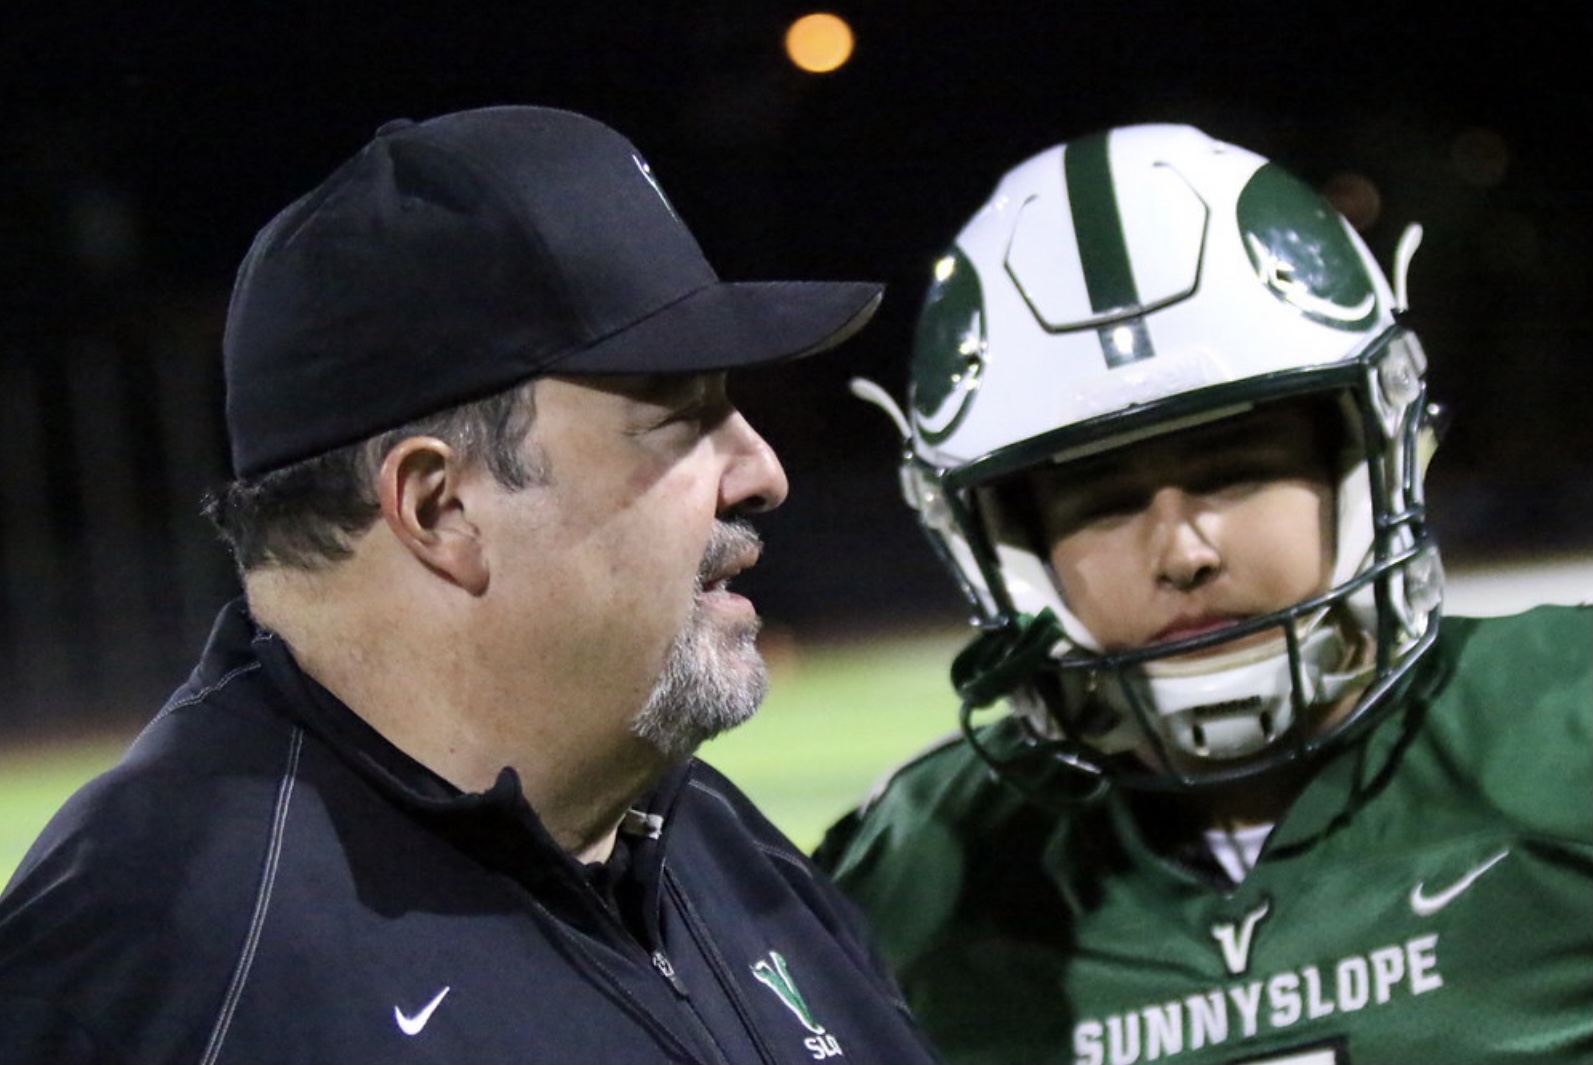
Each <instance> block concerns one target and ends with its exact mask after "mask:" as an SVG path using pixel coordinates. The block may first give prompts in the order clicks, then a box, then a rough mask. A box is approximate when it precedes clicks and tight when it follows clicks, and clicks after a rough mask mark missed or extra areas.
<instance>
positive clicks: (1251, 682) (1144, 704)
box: [1097, 608, 1366, 761]
mask: <svg viewBox="0 0 1593 1065" xmlns="http://www.w3.org/2000/svg"><path fill="white" fill-rule="evenodd" d="M1326 615H1327V610H1326V608H1324V609H1322V610H1320V611H1318V612H1317V613H1316V614H1315V615H1314V616H1313V617H1311V618H1310V619H1308V620H1307V621H1306V622H1305V624H1304V626H1303V629H1304V632H1305V635H1304V636H1303V638H1301V639H1300V640H1299V641H1298V647H1299V651H1298V655H1297V656H1292V655H1291V654H1290V652H1289V641H1288V638H1287V637H1285V636H1283V635H1279V636H1277V637H1276V638H1274V639H1271V640H1268V641H1266V642H1265V643H1262V644H1259V645H1256V646H1251V647H1244V648H1239V649H1236V650H1233V651H1228V652H1225V653H1219V654H1214V655H1206V656H1203V657H1200V658H1195V659H1186V660H1182V661H1175V660H1171V659H1161V660H1152V661H1149V662H1146V663H1144V664H1143V665H1141V666H1139V667H1137V668H1130V669H1125V670H1123V671H1122V672H1121V673H1119V674H1118V675H1117V677H1116V678H1115V682H1112V681H1108V682H1107V683H1105V684H1103V685H1102V686H1101V687H1100V689H1099V690H1098V693H1097V697H1098V698H1100V699H1102V700H1103V701H1104V702H1105V703H1106V704H1107V705H1108V706H1109V707H1110V708H1111V709H1113V710H1115V711H1117V713H1118V714H1120V715H1125V716H1126V717H1127V718H1128V719H1129V720H1131V721H1137V722H1140V723H1141V727H1142V728H1147V729H1152V730H1154V731H1155V733H1156V734H1155V735H1154V736H1152V737H1150V740H1151V742H1152V745H1153V746H1155V747H1158V748H1162V749H1165V750H1166V751H1167V753H1170V754H1175V755H1179V756H1193V757H1195V758H1199V759H1210V760H1212V761H1225V760H1228V759H1234V758H1243V757H1246V756H1248V755H1252V754H1256V753H1258V752H1260V751H1263V750H1265V749H1266V748H1267V747H1268V746H1270V745H1271V744H1272V743H1273V742H1275V741H1276V740H1277V739H1278V738H1279V737H1281V736H1282V735H1284V734H1285V733H1286V732H1288V731H1289V729H1290V728H1292V727H1294V726H1295V725H1296V724H1297V707H1298V708H1300V709H1304V708H1309V707H1312V706H1318V705H1322V704H1326V703H1333V702H1336V701H1338V699H1339V698H1341V697H1342V696H1343V695H1344V694H1345V693H1347V692H1348V691H1350V690H1351V689H1352V688H1353V687H1354V686H1355V685H1356V684H1357V683H1358V682H1360V681H1363V680H1364V678H1365V675H1366V674H1365V672H1364V670H1361V669H1352V670H1349V671H1347V672H1346V671H1343V665H1344V663H1345V661H1346V658H1347V650H1348V647H1347V644H1346V641H1345V639H1344V636H1343V634H1342V633H1341V632H1340V630H1339V627H1338V626H1337V625H1333V624H1324V623H1323V622H1324V619H1325V618H1326ZM1296 658H1297V661H1298V669H1297V668H1296ZM1103 679H1104V678H1103ZM1142 741H1143V738H1142Z"/></svg>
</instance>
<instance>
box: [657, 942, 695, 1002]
mask: <svg viewBox="0 0 1593 1065" xmlns="http://www.w3.org/2000/svg"><path fill="white" fill-rule="evenodd" d="M653 968H655V969H657V970H658V973H659V975H660V976H662V977H663V978H664V979H665V980H668V981H669V986H670V987H672V988H674V989H675V994H677V995H679V996H680V997H681V998H686V997H687V995H686V985H685V984H683V983H681V982H680V977H678V976H676V975H675V967H674V965H672V964H670V961H669V959H668V958H667V957H665V956H664V952H663V951H661V950H655V951H653Z"/></svg>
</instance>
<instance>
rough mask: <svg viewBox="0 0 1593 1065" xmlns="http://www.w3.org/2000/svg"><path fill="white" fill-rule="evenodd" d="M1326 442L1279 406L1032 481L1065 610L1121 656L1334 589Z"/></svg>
mask: <svg viewBox="0 0 1593 1065" xmlns="http://www.w3.org/2000/svg"><path fill="white" fill-rule="evenodd" d="M1328 435H1329V434H1327V433H1325V432H1323V431H1322V427H1321V422H1320V421H1319V420H1318V419H1317V418H1315V417H1313V415H1312V413H1311V411H1310V410H1308V409H1307V408H1305V407H1302V406H1300V405H1282V406H1277V407H1274V408H1263V409H1261V410H1259V411H1257V412H1254V413H1251V414H1248V415H1243V416H1239V417H1235V418H1229V419H1226V420H1224V421H1220V422H1215V423H1212V424H1210V425H1206V426H1201V427H1197V428H1194V429H1189V430H1185V431H1182V432H1177V433H1173V434H1169V435H1167V436H1163V437H1158V438H1154V439H1151V440H1148V441H1145V442H1142V443H1139V444H1134V445H1130V446H1128V447H1125V448H1121V449H1118V450H1116V451H1112V452H1108V453H1106V454H1104V455H1101V456H1098V457H1094V458H1088V459H1084V460H1080V461H1078V462H1075V463H1070V464H1068V465H1066V466H1065V467H1060V468H1058V469H1056V470H1053V471H1048V472H1046V473H1043V474H1039V475H1036V476H1035V477H1034V478H1033V480H1032V486H1033V491H1034V496H1035V500H1036V502H1037V504H1038V506H1039V510H1040V515H1041V523H1042V527H1043V529H1044V532H1045V536H1046V540H1047V542H1048V543H1049V545H1050V552H1049V553H1050V560H1051V565H1052V568H1053V570H1054V573H1055V576H1056V579H1057V582H1058V584H1059V586H1060V589H1061V593H1062V599H1063V602H1064V603H1066V604H1067V606H1068V608H1069V609H1070V610H1071V611H1072V612H1073V613H1074V615H1075V616H1076V617H1077V618H1078V619H1079V621H1080V622H1081V623H1082V624H1083V625H1084V626H1085V628H1087V629H1088V630H1089V632H1090V633H1091V635H1093V636H1094V637H1095V639H1096V640H1097V641H1099V644H1100V646H1101V649H1102V650H1104V651H1122V650H1129V649H1136V648H1140V647H1145V646H1149V645H1153V644H1158V643H1167V642H1171V641H1173V640H1179V639H1188V638H1190V637H1193V636H1198V635H1202V634H1204V633H1207V632H1211V631H1213V630H1215V629H1219V628H1222V627H1224V626H1226V625H1231V624H1233V623H1235V622H1237V621H1242V620H1244V619H1246V618H1251V617H1255V616H1258V615H1261V614H1265V613H1270V612H1272V611H1275V610H1279V609H1282V608H1284V607H1288V606H1292V605H1293V604H1295V603H1297V602H1300V601H1301V600H1303V599H1307V598H1310V597H1312V596H1315V595H1318V594H1321V593H1323V592H1326V591H1327V590H1328V587H1329V583H1330V581H1331V578H1332V571H1333V558H1334V524H1333V522H1334V514H1333V510H1334V508H1333V501H1334V494H1333V480H1332V462H1331V461H1330V457H1329V456H1330V453H1331V445H1330V444H1329V443H1328V441H1327V439H1326V438H1327V437H1328ZM1275 637H1276V634H1275V633H1273V632H1263V633H1259V634H1256V635H1255V636H1253V637H1252V638H1251V639H1252V641H1257V642H1259V641H1265V640H1268V639H1273V638H1275ZM1234 648H1235V645H1234V644H1232V643H1229V644H1223V645H1218V646H1217V647H1213V648H1211V649H1208V651H1207V652H1205V653H1208V654H1209V653H1221V652H1222V651H1226V650H1233V649H1234Z"/></svg>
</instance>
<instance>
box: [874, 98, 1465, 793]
mask: <svg viewBox="0 0 1593 1065" xmlns="http://www.w3.org/2000/svg"><path fill="white" fill-rule="evenodd" d="M1414 235H1415V232H1414V231H1413V233H1412V234H1411V236H1414ZM1414 243H1415V242H1414V240H1408V241H1405V242H1402V244H1401V252H1400V259H1401V266H1400V269H1399V271H1398V274H1399V287H1400V288H1401V290H1403V285H1404V282H1403V273H1404V264H1405V263H1406V262H1408V258H1409V252H1410V251H1413V250H1414ZM1403 303H1404V298H1403V292H1401V294H1400V295H1399V296H1398V297H1396V295H1395V293H1394V291H1392V290H1391V288H1390V286H1389V283H1388V282H1387V280H1386V279H1385V277H1384V275H1383V273H1382V271H1381V270H1380V269H1379V268H1378V266H1377V264H1376V262H1375V261H1374V259H1373V258H1372V256H1371V254H1370V253H1369V251H1368V250H1367V248H1366V247H1365V245H1364V244H1363V243H1362V242H1361V240H1360V238H1359V237H1358V236H1357V235H1356V234H1355V233H1354V232H1353V231H1352V230H1351V229H1350V227H1349V226H1348V224H1347V223H1346V222H1345V221H1344V220H1343V219H1342V218H1341V217H1340V216H1339V215H1338V214H1337V213H1336V212H1335V211H1334V210H1333V209H1332V208H1331V207H1330V206H1329V205H1328V204H1327V203H1326V202H1325V201H1324V200H1323V199H1321V198H1320V197H1319V196H1317V195H1316V194H1315V193H1314V192H1313V191H1311V190H1310V189H1309V188H1308V187H1307V186H1306V185H1304V184H1303V183H1301V182H1300V181H1299V180H1298V179H1296V178H1295V177H1293V176H1291V175H1290V174H1288V173H1287V172H1285V171H1284V170H1283V169H1281V168H1280V167H1278V166H1276V165H1275V164H1272V163H1270V162H1268V161H1267V160H1266V159H1263V158H1262V157H1260V156H1258V155H1256V154H1254V153H1252V152H1249V151H1246V150H1244V149H1242V148H1238V147H1235V146H1233V145H1229V144H1223V143H1220V142H1218V141H1215V140H1213V139H1211V138H1209V137H1207V136H1206V135H1205V134H1203V133H1201V132H1200V131H1198V130H1196V129H1193V128H1190V127H1188V126H1173V125H1147V126H1136V127H1128V128H1122V129H1116V130H1112V131H1109V132H1107V133H1103V134H1097V135H1093V136H1088V137H1083V138H1080V139H1078V140H1075V141H1072V142H1069V143H1067V144H1063V145H1059V146H1057V147H1054V148H1052V149H1050V150H1048V151H1045V152H1042V153H1041V154H1039V155H1037V156H1035V157H1033V158H1032V159H1029V160H1028V161H1026V162H1024V163H1022V164H1021V165H1019V166H1018V167H1016V168H1014V169H1013V170H1011V171H1010V172H1008V173H1007V174H1006V175H1005V177H1003V178H1002V180H1001V182H1000V183H999V185H998V187H997V188H996V191H995V193H994V195H993V196H992V197H991V198H990V200H989V201H988V202H987V203H986V204H985V205H984V206H983V207H982V208H981V209H980V210H979V212H978V213H977V214H975V215H974V216H973V218H972V219H971V220H970V221H969V222H968V223H967V225H966V226H965V227H964V228H963V230H962V231H961V233H959V234H958V236H957V239H956V242H955V244H954V245H953V247H952V248H951V249H950V250H949V251H948V252H947V254H946V255H945V256H944V257H943V258H942V259H941V260H940V261H939V262H938V263H937V264H936V266H935V273H934V279H933V282H932V284H931V286H930V288H929V292H928V296H927V298H926V301H925V304H924V308H923V312H922V317H921V318H920V321H919V327H918V332H917V336H916V342H915V348H914V355H913V366H912V383H911V393H910V402H909V413H908V417H907V418H906V419H903V420H902V421H903V427H904V432H905V433H906V436H907V450H908V454H907V458H906V462H905V464H904V468H903V475H904V488H905V491H906V493H907V496H908V500H909V502H910V503H911V504H912V505H913V506H914V508H915V509H916V510H917V511H918V514H919V517H920V520H921V521H922V523H923V525H924V527H925V528H926V530H927V531H928V532H929V534H930V537H931V540H932V541H933V542H934V543H935V544H936V546H937V547H938V548H939V550H940V551H941V553H942V555H943V556H944V558H945V560H946V561H947V562H948V564H949V565H950V567H951V569H952V570H953V572H954V573H955V574H956V575H957V577H958V578H959V580H960V583H961V584H962V587H963V589H964V591H965V592H966V594H967V595H968V597H969V599H970V601H971V602H972V603H973V605H974V607H975V609H976V611H977V614H978V620H979V622H980V623H981V627H982V628H983V629H984V630H985V632H984V635H982V636H981V637H980V639H979V640H977V641H976V642H975V645H974V646H973V647H971V648H970V649H969V651H968V652H966V653H965V654H964V656H963V657H962V658H961V659H960V660H959V664H958V667H957V671H956V679H957V681H958V684H959V688H960V689H961V690H962V692H963V694H964V697H965V704H967V705H969V706H971V705H978V704H981V703H988V702H990V701H993V700H994V699H995V698H996V697H997V696H1006V697H1007V698H1009V699H1010V700H1011V701H1012V702H1013V703H1014V705H1015V707H1016V709H1017V710H1018V711H1019V712H1018V713H1017V714H1016V715H1015V716H1014V723H1015V724H1017V725H1021V726H1022V727H1023V729H1024V730H1025V734H1026V737H1027V744H1026V748H1025V752H1024V757H1026V758H1030V759H1032V758H1033V757H1034V756H1035V755H1036V754H1037V753H1038V754H1043V755H1044V756H1045V759H1043V760H1049V761H1050V762H1052V763H1061V764H1065V765H1068V766H1072V767H1074V768H1076V769H1079V770H1080V771H1082V772H1084V773H1086V774H1088V775H1089V776H1090V777H1091V778H1096V779H1100V780H1103V781H1104V780H1105V779H1107V778H1108V777H1111V776H1118V777H1123V778H1125V779H1136V776H1137V775H1136V772H1135V771H1132V770H1128V769H1126V768H1124V767H1125V766H1127V765H1131V764H1132V765H1139V764H1141V763H1138V762H1132V761H1131V760H1129V759H1117V758H1114V757H1113V756H1114V755H1116V754H1118V753H1119V752H1122V751H1124V750H1127V749H1129V748H1131V747H1144V746H1145V745H1147V744H1148V745H1149V746H1150V747H1151V748H1152V749H1154V750H1156V751H1158V752H1160V754H1161V756H1162V757H1161V759H1160V760H1161V762H1162V763H1163V768H1162V769H1161V770H1160V771H1158V772H1154V773H1146V774H1140V775H1138V777H1137V779H1138V780H1139V782H1140V783H1145V784H1167V783H1169V782H1172V783H1176V784H1180V785H1193V784H1199V783H1206V782H1212V781H1219V780H1228V779H1233V778H1235V777H1240V776H1245V775H1248V774H1253V773H1256V772H1261V771H1264V770H1266V769H1268V768H1271V767H1273V766H1275V765H1277V764H1278V763H1279V762H1281V761H1287V760H1292V759H1297V758H1301V757H1304V756H1306V755H1308V754H1310V753H1311V752H1314V751H1316V750H1318V749H1320V748H1322V747H1323V746H1324V745H1326V744H1328V743H1330V742H1334V741H1335V740H1336V739H1338V738H1340V737H1343V736H1345V735H1348V734H1350V733H1351V732H1353V731H1354V730H1356V729H1358V728H1359V727H1361V726H1363V725H1364V724H1365V723H1366V721H1368V720H1369V719H1370V716H1371V715H1370V711H1371V710H1372V708H1373V707H1375V706H1376V705H1378V704H1379V702H1380V701H1383V696H1384V695H1385V694H1386V693H1387V691H1388V690H1389V689H1390V687H1391V686H1393V685H1394V684H1395V683H1396V681H1397V680H1398V679H1399V678H1400V677H1401V676H1402V675H1403V674H1404V673H1405V671H1406V670H1407V669H1408V667H1409V665H1410V664H1411V662H1413V661H1414V660H1415V658H1416V657H1417V656H1418V655H1419V654H1420V653H1421V652H1422V651H1424V650H1425V649H1426V647H1427V646H1429V645H1430V643H1431V641H1432V639H1433V637H1434V635H1435V634H1436V629H1437V616H1438V606H1439V600H1440V597H1441V587H1442V574H1441V570H1440V567H1439V564H1438V557H1437V551H1436V548H1435V547H1434V545H1433V544H1432V542H1431V539H1430V536H1429V534H1428V531H1427V527H1426V523H1425V515H1424V507H1423V500H1422V489H1421V478H1422V470H1423V467H1424V465H1425V461H1426V458H1427V457H1428V456H1429V454H1430V451H1431V437H1432V433H1431V431H1430V430H1431V423H1432V416H1433V408H1432V407H1431V406H1430V405H1429V403H1428V402H1427V397H1426V392H1425V383H1424V371H1425V359H1424V356H1423V354H1422V350H1421V347H1420V345H1419V344H1418V342H1417V340H1416V337H1415V335H1414V334H1413V333H1411V332H1410V331H1409V330H1408V329H1406V328H1405V327H1404V326H1403V325H1401V324H1400V322H1399V321H1398V312H1400V311H1401V310H1403ZM873 392H874V396H873V398H876V399H878V398H879V396H878V390H877V389H875V390H873ZM1306 394H1320V395H1322V396H1325V397H1330V398H1331V399H1332V400H1333V401H1334V402H1335V403H1337V404H1338V405H1339V408H1340V409H1341V410H1342V411H1343V413H1344V417H1345V421H1346V429H1347V431H1346V433H1345V434H1344V435H1345V437H1346V438H1347V439H1348V440H1349V441H1350V447H1349V451H1350V452H1351V453H1350V454H1348V455H1347V456H1345V457H1344V459H1343V461H1342V464H1341V469H1342V471H1343V478H1342V481H1341V483H1340V485H1339V486H1338V493H1337V500H1338V510H1339V514H1338V526H1339V528H1338V538H1337V541H1336V544H1337V562H1336V572H1335V576H1334V581H1333V584H1334V587H1333V589H1332V591H1331V592H1330V593H1329V594H1328V595H1327V596H1326V597H1323V598H1320V599H1316V600H1312V601H1309V602H1306V603H1302V604H1298V605H1297V606H1295V607H1293V608H1291V609H1289V610H1285V611H1281V612H1279V613H1277V614H1273V615H1268V616H1267V617H1264V618H1257V619H1252V620H1251V621H1249V622H1247V623H1245V624H1243V625H1240V626H1238V627H1236V628H1235V629H1234V630H1233V635H1234V636H1235V637H1236V638H1237V637H1241V636H1246V635H1254V634H1255V633H1256V632H1257V631H1259V630H1261V629H1269V628H1270V629H1272V630H1274V632H1275V634H1276V639H1275V641H1273V642H1272V644H1271V648H1272V650H1271V652H1270V653H1268V654H1265V655H1260V656H1258V655H1255V654H1253V653H1251V654H1243V655H1228V656H1223V655H1216V656H1210V657H1203V658H1201V659H1200V660H1199V662H1200V666H1199V668H1198V669H1193V670H1192V669H1191V668H1190V666H1189V663H1188V662H1187V661H1186V662H1184V663H1180V664H1179V665H1178V666H1176V667H1169V666H1167V665H1166V664H1165V662H1164V660H1165V659H1167V658H1170V657H1173V656H1177V655H1179V654H1180V653H1184V654H1187V652H1188V651H1189V650H1190V648H1189V647H1188V646H1187V643H1172V644H1166V645H1160V646H1158V647H1157V648H1156V649H1155V650H1154V651H1149V650H1141V651H1132V652H1126V653H1118V654H1107V653H1102V652H1101V650H1100V648H1099V645H1098V644H1097V642H1096V641H1095V639H1094V637H1093V636H1092V635H1091V634H1090V633H1089V632H1088V631H1086V630H1085V629H1084V627H1083V626H1082V625H1081V624H1080V623H1079V622H1078V620H1077V618H1075V617H1074V616H1073V615H1072V614H1071V613H1070V612H1069V611H1068V609H1067V607H1066V604H1065V603H1063V602H1062V600H1061V598H1060V596H1059V594H1058V592H1057V588H1056V585H1055V582H1054V581H1053V580H1052V578H1051V574H1050V572H1049V568H1048V565H1047V562H1046V558H1045V554H1046V552H1045V548H1044V545H1043V544H1041V543H1040V542H1039V540H1040V538H1039V536H1038V533H1037V531H1036V530H1035V529H1033V528H1028V529H1024V528H1017V527H1015V525H1016V523H1015V520H1014V518H1013V516H1012V515H1011V514H1009V513H1004V508H1003V505H1002V502H1001V500H1002V497H1003V493H1002V491H1001V485H1002V484H1003V483H1004V482H1006V483H1010V481H1011V479H1012V478H1013V477H1014V476H1015V475H1018V474H1023V473H1027V472H1032V471H1034V470H1037V469H1041V468H1044V467H1051V466H1055V465H1058V464H1065V463H1067V462H1069V461H1070V460H1072V459H1074V458H1077V457H1081V456H1083V455H1086V454H1095V453H1099V452H1100V451H1102V450H1105V449H1109V448H1111V447H1114V446H1118V445H1120V444H1123V443H1127V442H1129V441H1133V440H1142V439H1145V438H1146V437H1149V436H1153V435H1157V434H1160V433H1163V432H1169V431H1172V430H1174V429H1178V428H1182V427H1186V426H1189V425H1192V424H1198V423H1201V422H1204V421H1209V420H1213V419H1215V418H1220V417H1227V416H1231V415H1234V414H1238V413H1242V412H1244V411H1247V410H1250V409H1253V408H1254V407H1255V406H1256V405H1257V404H1261V403H1266V402H1269V401H1273V400H1281V399H1285V398H1288V397H1297V396H1302V395H1306ZM1204 642H1205V643H1209V642H1210V641H1209V640H1208V641H1204ZM1362 645H1364V646H1367V647H1371V648H1374V649H1375V650H1374V653H1372V654H1371V655H1370V656H1369V659H1368V660H1367V661H1364V662H1363V661H1361V660H1360V659H1355V660H1354V661H1353V662H1352V661H1351V660H1352V658H1354V656H1353V655H1352V653H1351V650H1350V649H1351V648H1352V647H1355V646H1362ZM1357 688H1364V694H1363V695H1362V696H1361V697H1360V699H1359V702H1358V704H1357V705H1356V707H1355V709H1354V710H1353V711H1352V712H1350V713H1349V714H1347V715H1346V716H1345V717H1344V718H1343V719H1342V721H1341V723H1339V724H1338V725H1337V726H1336V727H1335V728H1333V729H1331V730H1324V729H1321V728H1319V727H1317V725H1316V723H1315V721H1314V719H1315V717H1317V716H1320V715H1317V714H1314V713H1313V708H1314V707H1316V706H1319V705H1324V704H1326V703H1328V702H1339V701H1341V700H1342V699H1343V698H1344V697H1345V693H1346V692H1349V691H1353V690H1355V689H1357ZM967 718H968V713H967V709H966V707H965V712H964V719H965V721H966V720H967Z"/></svg>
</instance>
